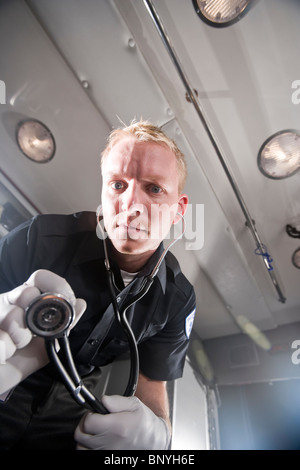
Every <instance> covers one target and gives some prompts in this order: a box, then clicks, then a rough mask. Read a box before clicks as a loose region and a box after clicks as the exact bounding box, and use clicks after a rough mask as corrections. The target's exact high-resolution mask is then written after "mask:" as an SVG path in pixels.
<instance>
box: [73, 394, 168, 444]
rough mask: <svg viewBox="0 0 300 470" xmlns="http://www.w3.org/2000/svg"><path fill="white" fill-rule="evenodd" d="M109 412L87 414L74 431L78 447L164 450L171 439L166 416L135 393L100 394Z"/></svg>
mask: <svg viewBox="0 0 300 470" xmlns="http://www.w3.org/2000/svg"><path fill="white" fill-rule="evenodd" d="M101 401H102V403H103V405H104V406H105V407H106V408H107V410H108V411H110V414H106V415H100V414H97V413H88V414H86V415H85V416H84V417H83V418H82V420H81V421H80V423H79V425H78V426H77V428H76V431H75V435H74V437H75V440H76V441H77V443H78V445H77V449H78V450H88V449H93V450H100V449H102V450H140V449H144V450H146V449H147V450H163V449H167V448H168V445H169V441H170V437H171V435H170V431H169V427H168V425H167V423H166V421H165V420H163V419H162V418H159V417H158V416H156V415H155V414H154V413H153V411H151V410H150V408H148V407H147V406H146V405H144V403H142V402H141V401H140V400H139V399H138V398H137V397H122V396H119V395H112V396H107V395H104V396H103V397H102V400H101Z"/></svg>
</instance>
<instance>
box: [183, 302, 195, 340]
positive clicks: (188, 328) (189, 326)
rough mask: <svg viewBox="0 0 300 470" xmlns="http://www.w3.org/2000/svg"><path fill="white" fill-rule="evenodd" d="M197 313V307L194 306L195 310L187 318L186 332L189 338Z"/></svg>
mask: <svg viewBox="0 0 300 470" xmlns="http://www.w3.org/2000/svg"><path fill="white" fill-rule="evenodd" d="M195 313H196V309H195V308H194V310H193V311H192V312H191V313H190V314H189V315H188V316H187V317H186V318H185V334H186V337H187V339H189V337H190V334H191V331H192V328H193V323H194V318H195Z"/></svg>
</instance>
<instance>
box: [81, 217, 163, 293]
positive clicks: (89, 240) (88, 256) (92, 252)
mask: <svg viewBox="0 0 300 470" xmlns="http://www.w3.org/2000/svg"><path fill="white" fill-rule="evenodd" d="M107 243H108V244H109V243H110V242H109V240H107ZM163 251H164V246H163V242H161V243H160V245H159V246H158V248H157V250H156V251H155V252H154V253H153V255H152V256H151V258H150V259H149V260H148V261H147V263H146V264H145V265H144V267H143V268H142V269H141V271H140V272H139V273H138V274H137V277H145V276H147V275H150V274H151V272H152V270H153V268H154V267H155V266H156V264H157V262H158V260H159V258H160V256H161V255H162V253H163ZM96 260H102V261H103V264H104V260H105V253H104V246H103V240H101V239H99V238H98V237H97V235H96V222H95V226H94V230H92V227H91V230H90V231H87V233H86V236H85V237H84V238H83V241H82V242H81V244H80V245H79V247H78V250H77V253H76V255H75V257H74V260H73V264H74V265H79V264H82V263H86V262H89V261H96ZM156 277H157V278H158V279H159V281H160V284H161V287H162V290H163V292H164V293H165V290H166V283H167V269H166V263H165V260H163V262H162V263H161V265H160V268H159V270H158V273H157V275H156Z"/></svg>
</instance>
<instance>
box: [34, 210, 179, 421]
mask: <svg viewBox="0 0 300 470" xmlns="http://www.w3.org/2000/svg"><path fill="white" fill-rule="evenodd" d="M177 215H179V216H180V217H181V219H182V232H181V234H180V235H179V236H177V237H176V238H175V239H174V240H172V241H171V242H170V243H169V245H168V246H167V247H166V248H165V249H164V251H163V252H162V254H161V256H160V258H159V260H158V261H157V263H156V265H155V266H154V268H153V270H152V271H151V273H150V274H149V275H148V276H146V277H145V278H144V280H143V283H142V285H141V287H140V288H139V290H138V292H136V293H133V295H132V296H131V297H130V298H129V299H128V300H127V301H125V302H124V304H123V305H122V306H121V307H119V305H118V302H117V296H116V290H115V282H114V274H113V271H112V269H111V266H110V262H109V257H108V249H107V243H106V236H107V235H106V233H105V232H104V228H103V227H102V226H101V223H100V219H99V215H97V226H98V227H99V228H100V230H101V232H102V235H103V237H102V238H103V246H104V255H105V259H104V264H105V268H106V275H107V281H108V286H109V291H110V295H111V302H112V305H113V310H114V316H115V319H116V320H117V322H118V324H119V325H120V326H121V327H122V330H123V331H124V333H125V335H126V337H127V341H128V345H129V351H130V371H129V378H128V383H127V387H126V389H125V392H124V394H123V396H128V397H129V396H132V395H134V393H135V390H136V387H137V382H138V376H139V355H138V349H137V343H136V340H135V336H134V333H133V331H132V329H131V327H130V325H129V323H128V321H127V317H126V312H127V310H128V308H129V307H131V306H132V305H134V304H135V303H136V302H138V301H139V300H140V299H141V298H142V297H143V296H144V295H146V294H147V292H148V291H149V289H150V287H151V285H152V284H153V281H154V278H155V276H156V275H157V273H158V270H159V268H160V266H161V263H162V262H163V260H164V258H165V256H166V254H167V252H168V251H169V250H170V248H171V247H172V246H173V245H174V244H175V243H176V242H177V241H178V240H179V239H180V238H181V237H182V236H183V234H184V232H185V222H184V217H183V215H181V214H180V213H179V212H178V213H177ZM74 317H75V316H74V309H73V306H72V304H71V302H69V301H68V299H67V298H66V297H64V296H62V295H60V294H56V293H49V292H47V293H42V294H41V295H40V296H38V297H36V298H35V299H34V300H33V301H32V302H31V303H30V304H29V305H28V307H27V309H26V311H25V322H26V325H27V327H28V328H29V329H30V330H31V332H32V333H33V334H34V335H36V336H40V337H43V338H44V340H45V345H46V351H47V354H48V357H49V359H50V361H51V362H52V363H53V364H54V365H55V367H56V370H57V371H58V373H59V375H60V377H61V379H62V381H63V383H64V385H65V387H66V389H67V390H68V391H69V393H70V395H71V396H72V397H73V399H74V400H75V401H76V402H77V403H78V404H79V405H81V406H83V407H85V408H87V409H89V410H92V411H94V412H97V413H101V414H107V413H108V411H107V409H106V408H105V407H104V405H103V404H102V403H101V401H100V400H98V399H97V398H96V397H95V396H94V395H93V394H92V393H91V392H90V391H89V390H88V389H87V388H86V386H85V385H84V383H83V381H82V379H81V377H80V374H79V372H78V370H77V368H76V365H75V362H74V359H73V356H72V351H71V348H70V343H69V339H68V336H69V331H70V327H71V325H72V322H73V320H74ZM57 343H58V344H59V351H60V354H61V356H62V359H63V361H62V360H61V359H60V357H59V355H58V351H57V349H58V348H57Z"/></svg>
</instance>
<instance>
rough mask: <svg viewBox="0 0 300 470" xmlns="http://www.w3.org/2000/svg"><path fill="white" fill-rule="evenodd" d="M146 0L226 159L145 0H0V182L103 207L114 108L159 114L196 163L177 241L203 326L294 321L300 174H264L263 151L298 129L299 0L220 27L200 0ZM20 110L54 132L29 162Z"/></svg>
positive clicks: (124, 114) (31, 196)
mask: <svg viewBox="0 0 300 470" xmlns="http://www.w3.org/2000/svg"><path fill="white" fill-rule="evenodd" d="M151 3H153V4H154V6H155V8H156V11H157V13H158V15H159V19H160V21H161V23H162V24H163V26H164V28H165V30H166V31H167V34H168V38H169V40H170V43H171V44H172V47H173V48H174V50H175V51H176V55H177V57H178V59H179V61H180V65H181V67H182V69H183V70H184V73H185V75H186V77H187V78H188V81H189V83H190V84H191V87H192V90H193V93H194V96H196V99H197V103H198V104H199V106H200V108H201V110H202V111H203V114H204V116H205V119H206V122H208V123H209V128H210V129H211V130H212V132H213V135H214V136H215V139H216V141H217V142H218V146H219V148H220V149H221V152H222V156H223V157H224V162H225V165H226V167H225V169H224V167H223V166H222V164H221V162H220V159H219V158H218V156H217V154H216V151H215V148H214V146H213V145H212V142H211V139H210V138H209V136H208V134H207V131H206V129H205V126H204V125H203V123H202V122H201V120H200V119H199V115H198V114H197V112H196V109H195V106H194V105H193V103H192V102H191V99H190V97H189V96H188V95H187V94H186V88H185V87H184V84H183V82H182V79H181V77H180V75H179V73H178V70H177V69H176V67H175V65H174V62H173V61H172V58H171V56H170V54H169V52H168V50H167V49H166V47H165V44H164V42H163V41H162V38H161V36H160V34H159V33H158V30H157V28H156V26H155V24H154V22H153V19H152V18H151V16H150V14H149V11H148V8H147V5H146V2H144V1H143V0H126V1H124V0H115V1H114V0H85V1H82V0H52V1H49V0H27V1H25V0H1V2H0V50H1V53H0V80H1V81H2V83H4V84H5V98H6V99H5V101H6V103H4V100H3V98H2V103H1V104H0V142H1V144H0V145H1V173H0V176H1V180H0V181H1V182H2V183H4V184H5V185H6V186H7V187H8V188H9V189H11V191H13V192H14V194H16V195H17V197H18V198H19V199H20V201H21V202H22V203H24V204H25V205H26V206H27V207H30V208H32V212H40V213H51V212H57V213H70V212H75V211H81V210H95V209H96V208H97V206H98V205H99V204H100V192H101V178H100V171H99V155H100V153H101V150H102V149H103V147H104V145H105V140H106V137H107V135H108V133H109V131H110V130H111V129H112V127H116V126H118V125H119V122H120V120H121V121H123V122H125V123H129V122H130V121H131V120H132V119H133V118H140V117H143V118H144V119H149V120H151V121H153V122H155V123H158V124H159V125H162V126H163V129H164V130H165V131H166V132H167V133H168V134H169V135H170V136H171V137H172V138H174V139H175V140H176V141H177V143H178V144H179V147H181V149H182V150H183V151H184V153H185V154H186V158H187V161H188V168H189V177H188V180H187V184H186V188H185V192H186V193H188V194H189V196H190V206H189V210H188V214H187V228H186V233H185V236H184V238H183V239H182V240H181V241H180V242H178V244H177V245H175V247H174V249H173V251H174V253H175V254H176V255H177V257H178V258H179V260H180V263H181V265H182V269H183V271H184V272H185V273H186V275H187V277H188V278H189V279H190V280H191V282H192V283H193V284H194V285H195V289H196V294H197V316H196V320H195V329H196V331H197V333H198V334H199V336H200V337H201V338H202V339H204V340H205V339H209V338H217V337H220V336H226V335H231V334H235V333H238V332H239V331H240V329H239V327H238V325H237V322H236V319H237V317H239V316H241V315H242V316H244V317H247V319H249V320H250V321H251V322H253V323H254V324H255V325H256V326H257V327H258V328H260V329H262V330H265V331H268V330H271V329H276V328H277V327H278V326H279V325H284V324H287V323H291V322H295V321H299V320H300V318H299V317H300V289H299V286H300V269H297V268H296V267H295V266H294V265H293V264H292V261H291V258H292V255H293V253H294V252H295V250H296V249H297V248H298V247H299V246H300V239H299V238H298V239H297V238H293V237H291V236H289V235H288V234H287V233H286V225H287V224H291V225H292V226H294V227H296V229H298V230H299V229H300V185H299V172H298V173H296V174H295V175H293V176H291V177H289V178H286V179H281V180H274V179H270V178H266V177H265V176H264V175H263V174H262V173H261V172H260V171H259V169H258V166H257V154H258V151H259V149H260V147H261V145H262V143H263V142H264V141H265V140H266V139H267V138H269V137H270V136H271V135H273V134H274V133H276V132H278V131H280V130H284V129H296V130H299V129H300V120H299V117H300V116H299V113H300V105H299V103H298V101H299V99H298V96H299V95H300V93H299V95H297V80H298V81H299V83H298V85H299V87H300V66H299V44H300V38H299V24H300V4H299V2H298V1H297V0H286V1H284V2H283V1H282V0H260V1H255V2H254V4H253V7H252V8H251V9H250V10H249V11H248V12H247V14H246V15H245V16H244V17H243V18H242V19H241V20H240V21H239V22H237V23H235V24H233V25H231V26H228V27H224V28H214V27H212V26H210V25H208V24H206V23H204V22H203V21H201V19H200V18H199V16H198V15H197V13H196V10H195V8H194V4H193V1H192V0H186V1H182V0H153V2H151ZM26 118H34V119H38V120H40V121H42V122H43V123H44V124H46V126H47V127H48V128H49V129H50V130H51V132H52V134H53V135H54V138H55V142H56V153H55V156H54V158H53V159H52V160H51V161H50V162H48V163H45V164H37V163H34V162H32V161H30V160H29V159H28V158H26V157H25V156H24V155H23V154H22V153H21V151H20V150H19V148H18V146H17V143H16V138H15V134H16V127H17V125H18V123H19V122H20V121H21V120H23V119H26ZM228 172H229V175H230V177H231V178H233V181H234V182H235V183H236V185H237V188H238V191H239V193H240V195H241V196H242V200H243V202H244V203H245V206H246V208H247V211H248V213H249V215H250V218H251V221H253V225H255V229H256V230H257V233H258V234H259V238H260V240H261V241H262V243H263V245H264V246H265V248H266V253H267V254H268V255H269V257H268V259H267V260H268V261H269V262H270V263H269V270H268V269H267V266H266V262H265V261H266V257H263V256H261V254H260V255H259V254H258V255H257V254H255V250H256V249H257V246H256V244H255V240H254V238H253V233H252V232H251V230H250V228H249V224H247V223H246V222H247V221H246V219H245V214H244V213H243V210H241V205H240V202H239V200H238V199H237V197H236V194H235V192H234V190H233V187H232V184H231V183H230V179H229V178H228ZM271 260H272V261H271ZM270 268H272V269H270ZM271 270H272V275H274V276H275V279H276V282H275V284H274V279H273V278H272V276H271V275H270V272H271ZM278 288H279V292H278ZM280 293H281V294H282V298H280ZM283 298H284V299H286V300H285V302H283Z"/></svg>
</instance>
